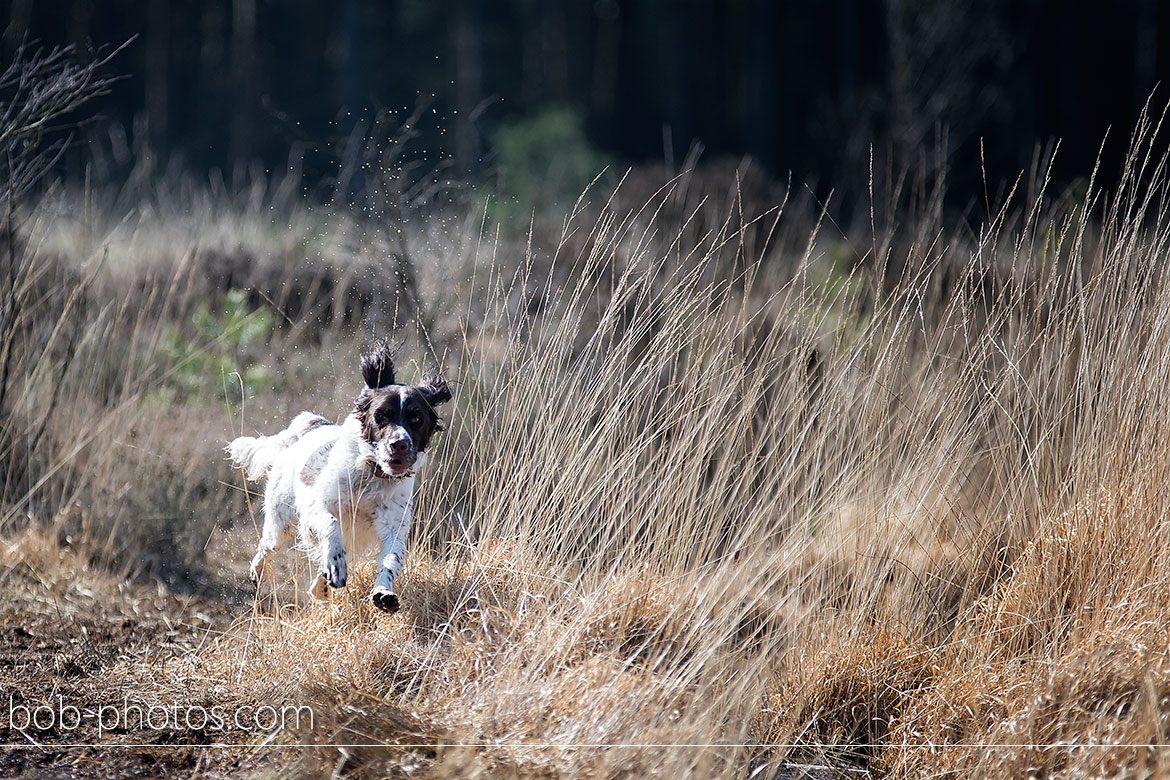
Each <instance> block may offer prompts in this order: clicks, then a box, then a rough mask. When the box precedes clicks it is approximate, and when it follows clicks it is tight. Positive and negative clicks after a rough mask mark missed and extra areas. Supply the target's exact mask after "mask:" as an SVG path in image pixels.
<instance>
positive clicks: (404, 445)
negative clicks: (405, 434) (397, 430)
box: [390, 439, 410, 456]
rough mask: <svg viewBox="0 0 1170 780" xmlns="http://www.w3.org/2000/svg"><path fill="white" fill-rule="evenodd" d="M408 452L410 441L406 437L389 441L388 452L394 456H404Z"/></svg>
mask: <svg viewBox="0 0 1170 780" xmlns="http://www.w3.org/2000/svg"><path fill="white" fill-rule="evenodd" d="M409 452H410V442H408V441H407V440H406V439H398V440H397V441H392V442H390V454H391V455H395V456H404V455H406V454H407V453H409Z"/></svg>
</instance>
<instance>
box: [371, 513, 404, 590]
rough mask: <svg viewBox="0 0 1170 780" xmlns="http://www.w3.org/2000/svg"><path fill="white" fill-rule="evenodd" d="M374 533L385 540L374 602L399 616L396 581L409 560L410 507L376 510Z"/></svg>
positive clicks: (379, 559)
mask: <svg viewBox="0 0 1170 780" xmlns="http://www.w3.org/2000/svg"><path fill="white" fill-rule="evenodd" d="M374 529H375V530H376V531H377V532H378V536H379V537H381V539H382V550H381V553H380V554H379V555H378V576H377V578H375V580H374V587H373V589H372V590H371V591H370V600H371V601H372V602H373V603H374V606H375V607H377V608H378V609H380V610H382V611H383V612H397V611H398V594H396V593H395V592H394V580H396V579H398V575H399V574H400V573H401V572H402V565H403V562H404V561H405V559H406V535H407V533H409V531H410V504H409V503H397V502H391V503H388V504H385V505H379V506H377V507H375V508H374Z"/></svg>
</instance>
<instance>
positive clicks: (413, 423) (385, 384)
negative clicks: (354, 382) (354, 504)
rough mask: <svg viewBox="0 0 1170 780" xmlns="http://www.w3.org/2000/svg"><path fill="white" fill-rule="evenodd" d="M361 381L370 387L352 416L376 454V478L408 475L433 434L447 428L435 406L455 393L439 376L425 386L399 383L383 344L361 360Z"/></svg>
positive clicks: (363, 394) (387, 350)
mask: <svg viewBox="0 0 1170 780" xmlns="http://www.w3.org/2000/svg"><path fill="white" fill-rule="evenodd" d="M362 377H363V378H364V379H365V380H366V386H365V388H364V389H363V390H362V392H361V395H359V396H358V398H357V403H356V404H355V406H354V412H355V413H356V414H357V417H358V420H359V421H360V422H361V425H362V437H363V438H364V439H365V440H366V442H368V443H369V445H370V446H371V447H372V448H373V450H374V463H373V465H374V470H375V473H377V474H379V476H383V477H406V476H409V475H410V474H411V473H413V472H414V467H415V464H416V463H417V462H418V457H419V455H420V454H421V453H422V452H423V451H425V450H426V448H427V445H428V444H430V442H431V437H432V436H433V435H434V434H435V431H441V430H442V429H443V426H442V423H441V422H440V421H439V415H438V414H437V413H436V412H435V407H436V406H438V405H439V404H442V403H446V402H447V401H450V400H451V388H450V387H448V386H447V383H446V382H445V381H444V380H443V379H442V378H441V377H436V378H434V379H430V380H428V381H426V382H424V383H423V384H421V385H402V384H398V383H397V382H395V381H394V361H393V360H392V358H391V355H390V349H389V347H388V346H387V345H385V344H380V345H378V346H376V347H374V349H373V350H371V351H370V352H369V353H367V354H365V355H362Z"/></svg>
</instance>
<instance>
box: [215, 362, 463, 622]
mask: <svg viewBox="0 0 1170 780" xmlns="http://www.w3.org/2000/svg"><path fill="white" fill-rule="evenodd" d="M361 367H362V377H363V378H364V379H365V381H366V386H365V388H363V389H362V391H361V393H360V394H359V395H358V397H357V401H356V402H355V403H354V408H353V411H352V412H350V413H349V415H347V416H346V418H345V420H343V421H342V423H341V424H340V425H333V424H330V422H329V421H328V420H326V419H325V418H324V417H321V416H320V415H317V414H314V413H312V412H301V413H300V414H298V415H297V416H296V417H295V418H294V419H293V421H292V423H291V424H290V425H289V426H288V428H286V429H284V430H283V431H281V432H280V433H278V434H276V435H275V436H260V437H257V438H253V437H250V436H241V437H240V438H238V439H236V440H234V441H233V442H232V443H231V444H229V445H228V446H227V452H228V454H229V455H230V456H231V458H232V460H233V461H235V463H236V465H237V466H240V467H242V468H243V469H244V473H245V475H246V476H247V478H248V479H250V480H254V481H258V480H261V479H265V478H267V484H266V485H265V488H264V528H263V530H262V531H261V533H260V544H259V547H258V549H257V550H256V557H255V558H253V559H252V581H253V582H255V583H256V584H257V585H259V584H260V581H261V580H262V579H263V578H264V576H265V574H266V572H267V571H268V569H269V560H270V558H271V555H272V552H273V551H274V550H275V549H276V548H277V547H280V546H282V545H284V544H287V543H288V541H289V540H290V538H291V536H292V533H291V530H292V518H293V515H294V514H296V516H297V517H298V519H299V521H300V522H299V523H298V525H297V537H298V540H299V545H298V546H300V547H301V548H302V549H304V550H305V551H306V552H307V553H308V555H309V557H310V559H312V560H313V562H314V563H316V564H317V567H318V572H319V573H318V574H317V577H316V580H315V581H314V583H313V586H312V587H311V588H310V593H312V594H313V595H314V596H315V597H317V598H324V597H325V595H326V594H327V592H328V591H327V589H326V586H328V587H333V588H344V587H345V583H346V580H347V578H348V566H347V562H346V554H345V543H344V541H343V540H342V536H341V527H342V519H343V518H349V517H356V518H368V519H369V520H370V522H372V523H373V526H374V530H375V531H376V532H377V533H378V536H379V537H380V538H381V541H382V546H381V552H380V554H379V569H378V575H377V578H376V579H375V580H374V587H373V590H372V591H371V592H370V599H371V600H372V601H373V603H374V606H376V607H377V608H378V609H381V610H383V611H386V612H394V611H396V610H397V609H398V596H397V594H395V592H394V580H395V579H396V578H397V577H398V575H399V573H400V572H401V571H402V565H403V558H404V556H405V554H406V535H407V533H408V532H409V531H410V514H411V507H412V505H413V502H414V475H415V469H417V468H418V467H420V466H422V464H423V463H424V462H425V461H426V455H425V453H424V451H425V450H426V448H427V445H428V444H429V443H430V441H431V437H432V436H433V435H434V433H435V432H436V431H439V430H442V425H441V424H440V422H439V416H438V415H437V414H436V413H435V407H436V406H438V405H439V404H442V403H445V402H447V401H450V400H451V389H450V388H449V387H448V386H447V383H446V382H445V381H443V379H441V378H436V379H432V380H430V381H428V382H425V383H424V384H422V385H417V386H414V385H403V384H398V383H397V382H395V381H394V363H393V360H392V358H391V354H390V350H389V348H388V347H387V346H386V345H385V344H381V345H379V346H377V347H375V348H374V349H373V350H372V351H371V352H369V353H368V354H366V355H363V356H362V359H361Z"/></svg>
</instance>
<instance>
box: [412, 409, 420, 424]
mask: <svg viewBox="0 0 1170 780" xmlns="http://www.w3.org/2000/svg"><path fill="white" fill-rule="evenodd" d="M410 421H411V422H412V423H420V422H422V415H420V414H418V413H417V412H415V413H414V414H412V415H410Z"/></svg>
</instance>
